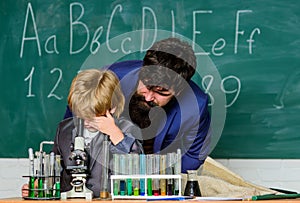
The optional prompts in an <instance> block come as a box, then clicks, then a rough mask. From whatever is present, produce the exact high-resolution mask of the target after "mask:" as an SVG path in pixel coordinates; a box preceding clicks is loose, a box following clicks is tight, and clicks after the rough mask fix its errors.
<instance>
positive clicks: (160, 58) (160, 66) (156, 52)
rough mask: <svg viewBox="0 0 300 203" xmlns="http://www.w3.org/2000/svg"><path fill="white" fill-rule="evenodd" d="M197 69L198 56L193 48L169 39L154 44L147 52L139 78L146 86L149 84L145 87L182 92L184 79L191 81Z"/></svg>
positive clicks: (174, 39) (175, 39) (179, 41)
mask: <svg viewBox="0 0 300 203" xmlns="http://www.w3.org/2000/svg"><path fill="white" fill-rule="evenodd" d="M195 69H196V56H195V53H194V51H193V49H192V47H191V46H190V45H189V44H188V43H186V42H183V41H181V40H180V39H177V38H167V39H164V40H161V41H158V42H156V43H154V44H153V46H152V47H151V48H150V49H149V50H148V51H147V52H146V55H145V57H144V60H143V67H142V69H141V72H140V75H139V76H140V79H141V80H142V81H143V83H144V84H145V83H148V84H145V85H151V84H152V85H153V86H154V85H157V86H165V87H166V88H174V90H175V91H180V89H182V88H180V86H182V83H183V81H182V79H184V80H185V81H189V80H190V79H191V78H192V76H193V75H194V73H195ZM170 73H171V74H170ZM172 73H173V74H172ZM180 81H181V82H180Z"/></svg>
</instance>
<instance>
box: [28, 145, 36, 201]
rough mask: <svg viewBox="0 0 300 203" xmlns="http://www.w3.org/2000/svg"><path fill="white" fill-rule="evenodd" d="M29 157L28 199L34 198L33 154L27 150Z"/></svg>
mask: <svg viewBox="0 0 300 203" xmlns="http://www.w3.org/2000/svg"><path fill="white" fill-rule="evenodd" d="M28 155H29V184H28V189H29V192H28V197H34V180H35V177H34V154H33V150H32V148H29V149H28Z"/></svg>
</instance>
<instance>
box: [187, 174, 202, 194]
mask: <svg viewBox="0 0 300 203" xmlns="http://www.w3.org/2000/svg"><path fill="white" fill-rule="evenodd" d="M184 196H198V197H201V192H200V187H199V183H198V179H197V170H187V182H186V186H185V190H184Z"/></svg>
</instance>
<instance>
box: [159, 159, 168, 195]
mask: <svg viewBox="0 0 300 203" xmlns="http://www.w3.org/2000/svg"><path fill="white" fill-rule="evenodd" d="M166 159H167V155H160V174H161V175H165V174H166V161H167V160H166ZM160 195H162V196H165V195H166V179H164V178H161V179H160Z"/></svg>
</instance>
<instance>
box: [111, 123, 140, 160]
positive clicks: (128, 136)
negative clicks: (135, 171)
mask: <svg viewBox="0 0 300 203" xmlns="http://www.w3.org/2000/svg"><path fill="white" fill-rule="evenodd" d="M117 125H118V126H119V128H120V129H121V130H122V132H123V134H124V139H123V140H122V141H121V142H119V143H118V144H117V145H115V149H114V150H116V151H115V152H116V153H130V152H133V153H138V154H141V153H144V149H143V146H142V141H141V140H140V139H139V138H141V137H142V132H141V129H140V128H139V127H137V126H136V125H134V124H133V123H131V122H130V121H129V120H126V119H124V118H121V119H119V120H118V124H117Z"/></svg>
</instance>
